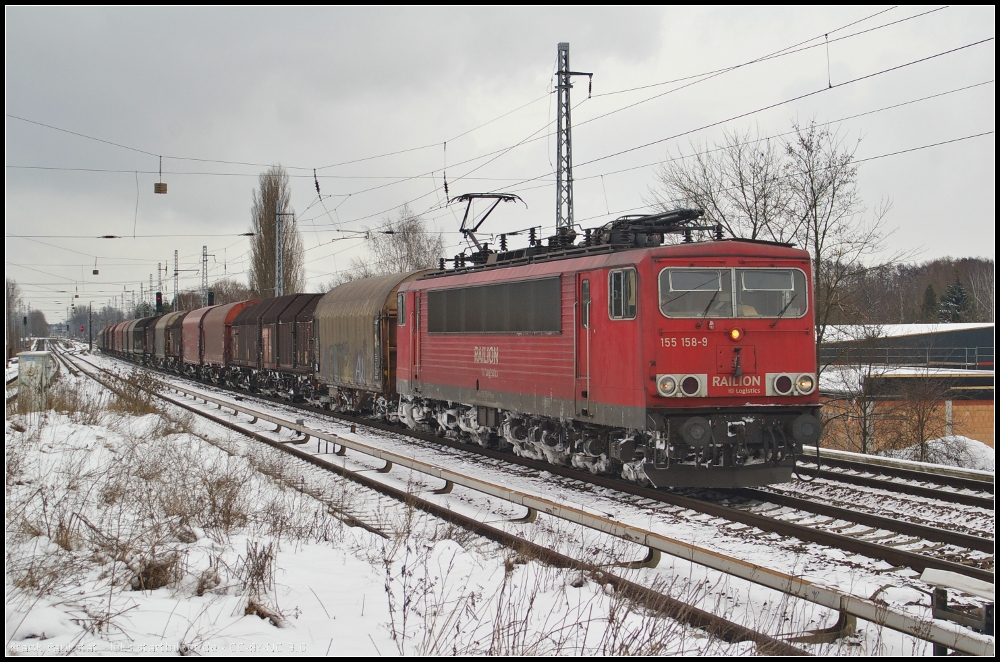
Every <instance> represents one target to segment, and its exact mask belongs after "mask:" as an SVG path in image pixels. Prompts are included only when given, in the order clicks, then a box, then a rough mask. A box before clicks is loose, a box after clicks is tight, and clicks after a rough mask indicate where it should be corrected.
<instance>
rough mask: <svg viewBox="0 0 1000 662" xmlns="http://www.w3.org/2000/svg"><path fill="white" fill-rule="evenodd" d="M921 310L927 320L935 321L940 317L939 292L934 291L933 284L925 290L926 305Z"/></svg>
mask: <svg viewBox="0 0 1000 662" xmlns="http://www.w3.org/2000/svg"><path fill="white" fill-rule="evenodd" d="M920 310H921V312H922V313H923V317H924V320H925V321H927V322H933V321H934V320H935V319H936V318H937V317H938V300H937V292H935V291H934V286H933V285H928V286H927V289H926V290H924V305H923V306H921V309H920Z"/></svg>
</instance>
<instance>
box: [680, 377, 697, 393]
mask: <svg viewBox="0 0 1000 662" xmlns="http://www.w3.org/2000/svg"><path fill="white" fill-rule="evenodd" d="M681 390H682V391H684V395H698V391H700V390H701V382H700V381H698V378H697V377H695V376H694V375H688V376H687V377H685V378H684V381H682V382H681Z"/></svg>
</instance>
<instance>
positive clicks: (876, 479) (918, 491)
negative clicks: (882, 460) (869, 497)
mask: <svg viewBox="0 0 1000 662" xmlns="http://www.w3.org/2000/svg"><path fill="white" fill-rule="evenodd" d="M821 462H823V463H824V464H829V465H831V466H834V467H838V468H843V469H844V470H843V471H831V470H829V469H823V468H820V469H819V470H818V471H817V469H816V465H815V464H813V463H804V464H800V465H799V466H798V471H799V472H800V473H807V474H811V475H812V476H814V477H817V478H822V479H825V480H830V481H835V482H840V483H849V484H852V485H862V486H864V487H874V488H877V489H883V490H891V491H894V492H901V493H903V494H910V495H913V496H919V497H924V498H927V499H937V500H939V501H948V502H951V503H958V504H962V505H965V506H976V507H978V508H988V509H992V508H993V507H994V505H995V503H996V502H995V500H994V498H993V485H992V484H991V483H985V482H982V481H970V480H963V479H958V478H954V477H952V476H935V475H933V474H927V473H921V472H916V471H906V470H902V469H895V470H893V469H891V468H889V467H883V466H879V465H874V464H866V463H862V462H849V461H844V460H831V459H827V458H824V459H822V460H821ZM889 471H892V473H887V472H889ZM865 474H868V475H865ZM873 474H882V475H881V476H878V475H873ZM894 479H903V480H894ZM913 481H921V482H922V483H924V484H919V483H916V482H913ZM926 483H936V484H938V485H939V487H928V486H927V485H926ZM957 490H963V491H957ZM973 490H975V491H978V492H979V493H978V494H976V493H972V494H970V493H969V492H970V491H973ZM987 495H989V496H987Z"/></svg>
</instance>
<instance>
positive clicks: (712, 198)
mask: <svg viewBox="0 0 1000 662" xmlns="http://www.w3.org/2000/svg"><path fill="white" fill-rule="evenodd" d="M693 147H694V154H692V155H691V156H690V157H687V158H685V157H682V156H678V157H677V158H674V159H671V160H669V161H667V162H666V163H664V164H663V165H662V166H660V168H659V170H658V171H657V172H656V178H657V180H658V181H659V188H658V189H657V190H654V191H653V199H652V200H651V201H650V200H647V202H652V203H654V204H658V205H659V206H661V207H664V208H669V209H673V208H675V207H677V206H685V207H695V208H698V209H702V210H704V212H705V220H706V221H707V222H708V224H711V225H722V227H723V228H725V229H726V231H727V232H728V233H729V234H731V235H732V236H734V237H745V238H747V239H768V240H771V241H789V240H790V239H792V236H791V234H790V232H789V230H790V223H789V218H790V214H789V206H790V204H791V202H792V199H791V193H792V192H791V190H790V188H789V186H788V183H787V181H786V177H785V167H784V146H783V145H782V144H781V143H780V142H779V141H778V140H775V139H772V138H768V137H766V136H764V137H762V136H761V134H760V129H756V130H754V131H753V132H750V131H749V130H748V131H746V132H745V133H739V132H736V131H733V132H728V131H727V132H726V133H724V134H723V143H722V145H720V146H718V147H712V148H710V147H708V146H707V145H706V146H700V145H693Z"/></svg>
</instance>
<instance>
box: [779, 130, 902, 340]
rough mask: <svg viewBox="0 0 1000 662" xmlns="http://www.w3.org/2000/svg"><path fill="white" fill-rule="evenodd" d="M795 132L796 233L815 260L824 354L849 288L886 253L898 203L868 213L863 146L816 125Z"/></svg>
mask: <svg viewBox="0 0 1000 662" xmlns="http://www.w3.org/2000/svg"><path fill="white" fill-rule="evenodd" d="M794 128H795V135H794V136H793V137H792V139H791V140H790V141H788V142H787V143H786V146H785V151H786V154H787V162H786V166H785V172H786V175H787V181H788V184H789V188H790V189H791V193H792V198H793V210H794V214H795V218H794V222H795V233H794V234H795V236H796V238H797V239H798V240H799V241H800V242H801V243H802V245H803V246H805V248H806V250H808V251H809V253H810V254H811V255H812V259H813V281H814V285H813V293H814V300H815V305H814V311H815V315H816V345H817V351H818V347H819V346H820V345H822V343H823V339H824V337H825V336H826V329H827V326H828V325H829V324H830V323H831V321H832V319H833V317H834V315H835V313H837V312H840V313H843V312H844V306H845V303H846V302H847V300H848V299H849V298H850V297H849V294H850V292H849V287H848V286H849V285H850V284H851V283H852V282H853V281H854V280H855V279H854V277H855V276H856V275H857V274H858V273H859V272H861V271H863V270H864V269H865V266H864V265H865V263H866V262H867V261H869V260H871V259H872V258H873V257H874V256H875V255H876V254H878V253H881V252H882V251H883V250H884V248H885V241H884V239H885V235H884V233H883V219H884V218H885V215H886V214H887V213H888V212H889V209H890V208H891V207H892V203H891V202H889V201H883V202H882V203H881V204H880V205H879V206H878V207H877V208H876V209H875V210H874V214H873V215H871V216H866V215H865V214H864V212H865V209H864V205H863V203H862V201H861V194H860V192H859V191H858V186H857V182H858V165H857V163H856V162H855V160H854V152H855V150H856V149H857V143H855V144H854V145H847V144H846V143H845V141H844V140H842V139H841V138H840V137H839V136H838V135H837V134H835V133H831V132H830V130H829V129H828V128H826V127H818V126H816V124H815V123H810V124H809V125H808V126H805V127H803V126H801V125H799V124H795V125H794ZM898 257H899V256H895V258H896V259H898ZM889 261H890V262H893V261H895V259H891V260H889Z"/></svg>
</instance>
